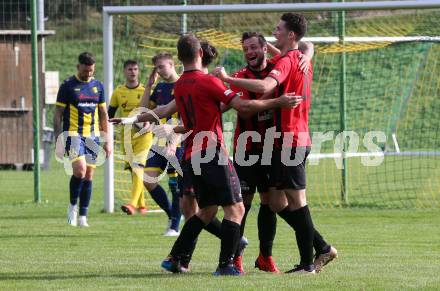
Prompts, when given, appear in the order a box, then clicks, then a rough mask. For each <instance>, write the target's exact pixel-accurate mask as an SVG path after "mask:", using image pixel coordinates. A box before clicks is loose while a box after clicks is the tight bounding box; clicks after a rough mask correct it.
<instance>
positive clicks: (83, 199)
mask: <svg viewBox="0 0 440 291" xmlns="http://www.w3.org/2000/svg"><path fill="white" fill-rule="evenodd" d="M91 197H92V181H90V180H87V179H84V180H83V183H82V187H81V192H80V193H79V215H80V216H87V212H88V209H89V204H90V198H91Z"/></svg>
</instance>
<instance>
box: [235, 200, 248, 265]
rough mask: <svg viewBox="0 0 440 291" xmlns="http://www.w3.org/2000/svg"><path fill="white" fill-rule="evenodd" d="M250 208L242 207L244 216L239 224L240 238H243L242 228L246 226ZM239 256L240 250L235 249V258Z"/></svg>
mask: <svg viewBox="0 0 440 291" xmlns="http://www.w3.org/2000/svg"><path fill="white" fill-rule="evenodd" d="M251 207H252V205H244V215H243V218H242V219H241V224H240V238H242V237H243V234H244V226H245V225H246V218H247V215H248V213H249V210H251ZM239 255H240V250H239V249H238V248H237V251H236V252H235V256H239Z"/></svg>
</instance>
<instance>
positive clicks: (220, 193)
mask: <svg viewBox="0 0 440 291" xmlns="http://www.w3.org/2000/svg"><path fill="white" fill-rule="evenodd" d="M184 167H185V170H183V180H184V183H183V184H184V189H185V188H186V189H187V190H188V189H189V188H190V186H189V184H192V186H193V189H194V194H195V196H196V198H197V202H198V204H199V207H200V208H205V207H207V206H212V205H219V206H228V205H233V204H235V203H238V202H241V201H243V199H242V197H241V191H240V183H239V180H238V177H237V173H236V172H235V169H234V166H233V165H232V162H231V160H230V159H228V160H227V164H226V165H219V153H218V152H217V153H216V154H215V156H214V158H213V159H212V160H211V161H209V162H207V163H202V164H200V170H201V174H200V175H196V174H195V173H194V169H193V166H192V164H191V160H187V161H185V162H184ZM185 192H186V193H189V191H185V190H184V195H185Z"/></svg>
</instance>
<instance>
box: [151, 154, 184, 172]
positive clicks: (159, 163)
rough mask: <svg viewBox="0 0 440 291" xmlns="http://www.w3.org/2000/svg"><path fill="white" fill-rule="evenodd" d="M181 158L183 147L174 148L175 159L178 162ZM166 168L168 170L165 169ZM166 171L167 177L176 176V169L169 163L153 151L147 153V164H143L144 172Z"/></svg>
mask: <svg viewBox="0 0 440 291" xmlns="http://www.w3.org/2000/svg"><path fill="white" fill-rule="evenodd" d="M182 156H183V147H177V148H176V158H177V160H178V161H179V162H180V161H181V160H182ZM167 166H168V168H167ZM165 169H167V173H168V174H169V175H175V176H177V172H176V169H174V167H173V166H172V165H171V163H169V161H168V160H167V159H166V158H165V157H164V156H162V155H160V154H158V153H156V152H155V151H154V149H150V151H149V152H148V157H147V162H146V163H145V171H159V172H163V171H165Z"/></svg>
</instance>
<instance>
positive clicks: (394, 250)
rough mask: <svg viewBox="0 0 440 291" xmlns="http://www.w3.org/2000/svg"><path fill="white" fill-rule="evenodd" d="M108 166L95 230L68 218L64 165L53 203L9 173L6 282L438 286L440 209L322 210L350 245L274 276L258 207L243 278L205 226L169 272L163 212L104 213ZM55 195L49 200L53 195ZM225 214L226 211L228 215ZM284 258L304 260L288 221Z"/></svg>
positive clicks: (4, 188)
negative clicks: (263, 254) (231, 271)
mask: <svg viewBox="0 0 440 291" xmlns="http://www.w3.org/2000/svg"><path fill="white" fill-rule="evenodd" d="M101 177H102V170H98V173H97V175H96V181H95V188H94V191H95V195H94V199H93V202H92V206H91V213H90V220H89V223H90V225H91V227H90V228H89V229H79V228H73V227H69V226H68V225H67V224H66V220H65V211H66V207H67V197H68V194H67V185H68V184H67V183H68V177H67V176H66V175H65V174H64V172H63V171H62V168H61V167H60V166H59V165H53V167H52V170H51V171H49V172H43V173H42V183H43V185H42V189H43V195H44V196H43V201H45V202H43V203H41V204H40V205H34V204H33V203H32V202H31V200H32V179H33V177H32V173H31V172H15V171H0V189H1V190H0V193H1V195H0V242H1V243H0V290H14V289H21V290H23V289H26V290H34V289H56V290H63V289H74V290H76V289H83V290H84V289H85V290H90V289H105V290H108V289H158V290H185V289H186V290H208V289H209V290H241V289H247V290H265V289H277V290H278V289H305V290H311V289H313V290H315V289H328V290H336V289H339V290H342V289H344V290H407V289H425V290H438V288H439V286H440V278H439V277H438V270H439V269H440V263H439V262H440V245H439V243H438V242H439V241H440V231H439V222H440V212H439V211H438V210H435V209H434V210H411V209H406V210H375V209H342V208H333V209H316V208H313V209H312V211H313V216H314V222H315V224H316V226H317V227H318V228H319V230H320V231H321V232H322V233H323V234H324V235H325V237H326V238H327V239H328V240H329V242H331V243H332V244H333V245H334V246H336V247H337V249H338V250H339V253H340V258H339V259H338V260H336V261H335V262H332V263H331V264H330V265H328V266H327V267H326V268H325V269H324V271H323V272H322V273H320V274H319V275H316V276H298V275H296V276H292V275H272V274H266V273H262V272H260V271H257V270H255V269H254V268H253V261H254V259H255V258H256V256H257V252H258V239H257V231H256V216H257V208H256V207H254V208H253V209H252V211H251V213H250V215H249V218H248V223H247V227H246V236H247V237H248V239H249V241H250V245H249V247H248V248H247V249H246V251H245V258H244V264H245V270H246V271H247V274H246V275H245V276H243V277H240V278H237V277H234V278H232V277H228V278H224V277H222V278H216V277H214V276H212V275H211V273H212V272H213V271H214V270H215V267H216V261H217V258H218V250H219V241H218V240H217V239H216V238H213V237H212V236H210V235H209V234H207V233H203V234H202V236H201V238H200V240H199V243H198V247H197V249H196V252H195V255H194V259H193V261H192V263H191V266H192V271H191V273H190V274H186V275H173V274H168V273H165V272H164V271H162V270H161V268H160V266H159V265H160V262H161V260H162V259H163V258H164V257H165V256H166V255H167V254H168V252H169V250H170V248H171V245H172V243H173V242H174V238H167V237H163V236H162V233H163V231H164V229H165V225H166V217H165V214H163V213H154V214H148V215H147V216H144V217H141V216H131V217H130V216H127V215H125V214H122V213H121V212H116V213H115V214H104V213H100V210H101V209H102V194H101V193H102V185H103V184H102V179H101ZM46 200H48V201H47V202H46ZM220 215H221V214H220ZM274 257H275V259H276V261H277V263H278V266H279V268H280V269H281V270H283V271H286V270H288V269H290V268H292V267H293V265H294V264H295V263H297V262H298V253H297V249H296V246H295V240H294V235H293V233H292V232H291V231H290V229H289V228H288V226H287V224H286V223H285V222H284V221H282V220H281V219H278V232H277V238H276V241H275V247H274Z"/></svg>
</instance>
